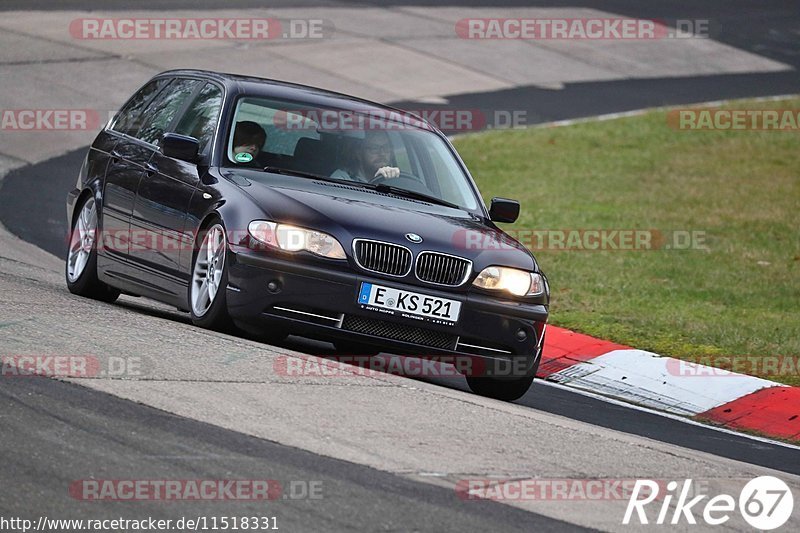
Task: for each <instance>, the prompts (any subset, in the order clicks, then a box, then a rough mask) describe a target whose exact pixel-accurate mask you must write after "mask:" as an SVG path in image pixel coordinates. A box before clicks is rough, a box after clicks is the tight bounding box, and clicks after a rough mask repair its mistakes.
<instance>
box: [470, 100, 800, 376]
mask: <svg viewBox="0 0 800 533" xmlns="http://www.w3.org/2000/svg"><path fill="white" fill-rule="evenodd" d="M730 107H740V108H758V109H765V108H776V109H787V108H792V109H798V108H800V98H794V99H789V100H783V101H775V102H746V101H742V102H736V103H734V104H731V105H730ZM455 144H456V147H457V148H458V151H459V152H460V153H461V155H462V156H463V158H464V159H465V161H466V163H467V165H468V166H469V168H470V170H471V172H472V174H473V176H475V178H476V180H477V181H478V184H479V186H480V187H481V190H482V192H483V193H484V194H485V195H486V198H487V200H488V199H489V198H491V197H492V196H505V197H510V198H516V199H518V200H520V202H521V203H522V214H521V216H520V218H519V221H518V222H516V223H515V224H511V225H503V226H504V229H506V230H508V229H511V230H523V229H570V230H573V229H575V230H580V229H598V228H607V229H658V230H662V231H669V230H689V231H703V232H705V236H706V245H707V247H708V249H707V250H698V249H692V250H674V249H673V250H657V251H631V250H628V251H620V250H617V251H611V250H607V251H580V250H566V251H565V250H547V249H543V250H538V251H537V250H534V253H535V255H536V258H537V259H538V261H539V263H540V264H541V266H542V269H543V270H544V271H545V272H546V273H547V275H548V278H549V280H550V284H551V287H552V306H551V313H552V314H551V322H552V323H553V324H556V325H559V326H564V327H567V328H570V329H573V330H577V331H581V332H584V333H587V334H590V335H594V336H598V337H602V338H605V339H609V340H613V341H616V342H620V343H624V344H628V345H631V346H634V347H637V348H641V349H645V350H650V351H653V352H656V353H660V354H663V355H669V356H673V357H679V358H682V359H694V358H698V357H708V356H714V355H748V356H751V355H756V356H776V355H781V356H800V131H794V132H780V131H766V132H756V131H727V132H726V131H678V130H675V129H673V128H671V127H669V126H668V125H667V119H666V112H660V111H654V112H651V113H647V114H645V115H641V116H636V117H628V118H622V119H616V120H609V121H592V122H586V123H581V124H575V125H571V126H564V127H553V128H537V129H528V130H505V131H495V132H489V133H483V134H476V135H469V136H464V137H460V138H457V139H456V141H455ZM706 362H707V361H706ZM798 372H800V370H797V371H793V372H789V373H787V374H783V375H779V376H774V375H771V376H765V377H768V378H770V379H774V380H776V381H781V382H784V383H788V384H793V385H800V376H799V375H798ZM756 373H758V372H756Z"/></svg>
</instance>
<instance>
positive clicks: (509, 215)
mask: <svg viewBox="0 0 800 533" xmlns="http://www.w3.org/2000/svg"><path fill="white" fill-rule="evenodd" d="M489 218H491V219H492V220H493V221H494V222H515V221H516V220H517V218H519V202H518V201H516V200H509V199H508V198H492V206H491V207H490V208H489Z"/></svg>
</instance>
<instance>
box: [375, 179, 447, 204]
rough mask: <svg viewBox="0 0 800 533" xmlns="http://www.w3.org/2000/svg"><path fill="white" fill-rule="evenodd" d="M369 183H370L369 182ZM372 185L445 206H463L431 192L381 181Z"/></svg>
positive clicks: (379, 189) (381, 190)
mask: <svg viewBox="0 0 800 533" xmlns="http://www.w3.org/2000/svg"><path fill="white" fill-rule="evenodd" d="M367 185H369V184H367ZM372 187H373V188H374V189H375V190H376V191H378V192H388V193H391V194H395V195H397V196H404V197H406V198H411V199H414V200H422V201H423V202H428V203H431V204H439V205H443V206H445V207H452V208H453V209H461V206H459V205H457V204H454V203H451V202H448V201H447V200H442V199H441V198H437V197H435V196H431V195H429V194H425V193H421V192H417V191H410V190H408V189H403V188H401V187H394V186H392V185H386V184H385V183H381V184H379V185H372Z"/></svg>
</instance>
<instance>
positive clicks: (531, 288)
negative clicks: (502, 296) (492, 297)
mask: <svg viewBox="0 0 800 533" xmlns="http://www.w3.org/2000/svg"><path fill="white" fill-rule="evenodd" d="M472 284H473V285H475V286H476V287H480V288H482V289H490V290H498V291H507V292H509V293H511V294H513V295H514V296H538V295H540V294H544V292H545V281H544V277H542V275H541V274H537V273H535V272H528V271H526V270H519V269H517V268H509V267H501V266H490V267H488V268H484V269H483V271H482V272H481V273H480V274H478V277H477V278H475V281H473V282H472Z"/></svg>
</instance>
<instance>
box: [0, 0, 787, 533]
mask: <svg viewBox="0 0 800 533" xmlns="http://www.w3.org/2000/svg"><path fill="white" fill-rule="evenodd" d="M364 4H372V5H380V6H407V5H432V4H433V2H373V3H369V2H363V3H342V2H297V1H286V2H280V1H278V2H269V6H271V7H278V6H281V5H288V6H300V5H303V6H336V5H364ZM436 4H438V5H456V6H466V5H493V6H514V5H526V6H532V5H548V6H554V5H562V6H574V7H579V6H585V7H593V8H596V7H598V6H597V5H596V4H595V3H592V2H585V1H581V2H547V3H546V4H545V3H539V2H510V1H507V2H469V1H457V2H437V3H436ZM218 5H219V3H218V2H209V1H206V0H192V1H183V0H165V1H157V0H144V1H141V2H138V3H137V5H136V8H137V9H161V8H164V9H179V8H199V9H209V8H213V7H216V6H218ZM93 6H94V7H96V4H94V3H87V2H79V1H72V0H63V1H58V2H54V1H48V2H42V1H37V0H26V1H20V0H5V1H4V2H2V5H0V10H6V9H7V10H16V9H30V10H35V9H78V8H86V7H93ZM225 7H226V8H235V7H240V8H248V7H264V2H259V1H247V0H233V1H229V2H226V4H225ZM602 7H603V9H604V10H606V11H609V12H614V13H619V14H621V15H625V16H632V17H641V18H646V17H653V18H659V17H661V18H665V19H669V18H670V17H671V16H674V13H680V15H681V18H709V19H712V20H714V21H716V25H715V26H713V27H712V29H713V31H714V35H713V36H714V38H715V39H716V40H719V41H721V42H724V43H727V44H730V45H732V46H736V47H738V48H741V49H745V50H750V51H753V52H754V53H758V54H760V55H762V56H764V57H769V58H771V59H775V60H777V61H781V62H783V63H786V64H789V65H792V66H794V67H795V69H794V70H792V71H786V72H776V73H759V74H753V75H749V74H733V75H731V74H725V75H710V76H698V77H689V78H674V77H673V78H663V79H647V80H622V81H611V82H586V83H575V84H567V85H566V86H565V87H564V88H563V89H562V90H559V91H551V90H547V89H542V88H539V87H517V88H513V89H508V90H502V91H494V92H486V93H469V92H466V91H465V93H463V94H460V95H458V94H457V95H448V100H449V102H448V104H447V106H448V107H454V108H457V109H459V108H460V109H464V108H480V109H524V110H526V111H527V113H528V119H529V121H530V122H543V121H549V120H560V119H567V118H575V117H583V116H590V115H595V114H602V113H612V112H621V111H627V110H631V109H639V108H642V107H649V106H654V105H670V104H682V103H692V102H699V101H708V100H717V99H723V98H734V97H748V96H766V95H776V94H786V93H794V92H798V90H799V89H800V76H799V75H798V67H800V52H799V51H798V50H799V49H800V47H798V39H800V36H798V34H797V32H796V29H795V28H796V27H797V23H798V19H800V4H798V3H797V2H759V3H751V2H717V1H715V2H705V3H702V4H699V3H695V2H689V1H685V2H669V3H666V4H665V5H642V4H641V3H640V2H635V1H615V2H606V3H604V5H603V6H602ZM102 8H103V9H104V10H113V9H120V10H127V9H130V2H127V1H117V0H110V1H107V2H104V3H103V5H102ZM714 28H715V29H714ZM394 103H395V104H396V105H399V106H401V107H402V106H403V105H411V103H410V102H394ZM427 107H430V108H432V109H435V108H437V106H433V105H429V106H427ZM414 108H416V109H419V108H420V105H419V104H418V103H414ZM84 154H85V150H84V149H81V150H77V151H72V152H70V153H68V154H66V155H64V156H61V157H58V158H55V159H51V160H48V161H45V162H43V163H39V164H36V165H30V166H26V167H22V168H19V169H17V170H15V171H13V172H12V173H10V174H8V175H7V176H6V177H5V178H4V180H3V181H2V183H0V222H2V224H3V225H4V226H5V227H6V228H8V229H9V230H11V231H12V232H13V233H14V234H16V235H18V236H19V237H21V238H22V239H23V240H25V241H28V242H31V243H33V244H35V245H37V246H39V247H41V248H42V249H44V250H46V251H48V252H50V253H53V254H55V255H57V256H59V257H61V256H63V252H64V248H65V242H64V240H65V237H64V236H65V234H66V227H65V216H64V197H65V194H66V191H67V190H69V188H71V187H72V185H73V182H74V176H75V175H76V174H77V171H78V169H79V167H80V164H81V160H82V158H83V156H84ZM43 182H44V183H48V187H47V188H45V189H43V188H42V187H41V183H43ZM43 221H44V223H43ZM53 290H54V291H55V289H53ZM54 295H56V296H58V295H57V294H55V292H54ZM119 305H121V306H123V307H125V308H126V309H128V310H132V311H135V312H137V313H141V314H143V315H146V316H148V317H158V319H159V320H165V321H174V322H176V323H183V324H185V323H186V322H187V317H186V316H185V315H182V314H179V313H174V312H160V311H157V310H154V309H153V308H152V307H150V306H146V305H143V306H139V305H136V304H130V303H127V302H126V303H122V304H119ZM3 325H4V324H0V327H2V326H3ZM282 346H283V347H285V348H289V349H293V350H298V351H301V352H306V353H312V354H326V353H329V350H330V347H329V346H325V345H324V344H322V343H315V342H312V341H304V340H300V339H296V338H290V339H289V340H288V341H287V342H286V343H284V344H283V345H282ZM429 381H430V382H431V383H435V384H438V385H440V386H442V387H446V388H453V389H459V390H466V386H465V384H464V383H461V382H455V383H454V382H452V380H450V381H447V382H437V381H436V380H429ZM0 385H1V386H0V402H2V403H1V404H0V421H2V426H3V430H2V432H0V446H2V448H3V449H4V450H6V460H4V461H3V463H2V466H0V482H2V486H4V487H15V488H14V489H13V490H12V491H6V492H5V493H4V497H3V498H2V499H0V513H1V514H2V516H20V515H29V516H36V515H48V513H50V514H49V516H59V517H60V518H66V517H70V516H74V517H88V516H91V517H92V518H103V517H109V518H112V517H118V516H120V515H122V516H126V515H127V516H129V517H131V518H141V517H142V516H144V515H147V514H149V515H150V516H154V517H155V516H158V517H163V518H175V517H179V516H183V515H187V514H188V515H206V516H212V515H217V516H219V515H222V514H224V515H228V516H232V515H238V516H245V515H247V514H250V513H251V512H257V513H258V514H260V515H266V514H269V515H274V516H277V517H278V520H279V521H280V523H281V526H283V524H285V525H286V530H289V531H322V530H337V531H348V530H352V531H366V530H387V531H391V530H398V531H473V530H474V531H531V530H534V529H535V530H542V531H551V530H552V531H556V530H567V529H569V530H575V529H577V527H578V526H575V525H574V524H565V523H563V522H559V521H558V520H553V519H551V518H547V517H544V516H540V515H537V514H536V513H531V512H528V511H522V510H519V509H514V508H511V507H509V506H506V505H501V504H498V503H494V502H470V504H469V505H463V502H460V501H459V500H458V499H457V498H455V496H454V494H453V491H452V490H449V489H445V488H440V487H436V486H433V485H430V484H427V483H419V482H414V481H412V480H408V479H405V478H403V477H400V476H396V475H394V474H390V473H385V472H381V471H379V470H376V469H372V468H369V467H366V466H361V465H358V464H354V463H349V462H346V461H341V460H337V459H331V458H328V457H324V456H322V455H319V454H315V453H311V452H308V451H305V450H301V449H297V448H292V447H288V446H284V445H281V444H277V443H274V442H270V441H268V440H265V439H259V438H255V437H250V436H247V435H244V434H242V433H239V432H236V431H229V430H225V429H221V428H219V427H216V426H214V425H209V424H205V423H203V422H198V421H195V420H191V419H189V418H184V417H180V416H176V415H172V414H169V413H166V412H163V411H159V410H157V409H153V408H150V407H146V406H142V405H137V404H135V403H133V402H130V401H126V400H121V399H118V398H116V397H113V396H110V395H107V394H104V393H101V392H97V391H93V390H88V389H85V388H83V387H78V386H76V385H73V384H67V383H61V382H57V381H52V380H45V379H33V378H31V379H17V380H3V382H2V383H1V384H0ZM517 403H518V404H520V405H523V406H526V407H530V408H531V409H534V410H536V411H540V412H546V413H553V414H557V415H560V416H563V417H568V418H571V419H573V420H576V421H579V422H585V423H588V424H593V425H596V426H600V427H603V428H610V429H614V430H618V431H622V432H625V433H629V434H631V435H637V436H641V437H646V438H648V439H653V440H656V441H660V442H664V443H669V444H675V445H677V446H681V447H684V448H688V449H693V450H699V451H703V452H708V453H710V454H713V455H716V456H719V457H725V458H729V459H734V460H737V461H742V462H745V463H750V464H753V465H759V466H764V467H768V468H772V469H775V470H778V471H782V472H786V473H789V474H800V453H799V452H798V451H797V450H796V449H793V448H788V447H784V446H780V445H775V444H770V443H765V442H761V441H756V440H752V439H749V438H746V437H742V436H735V435H731V434H727V433H721V432H717V431H714V430H711V429H708V428H703V427H699V426H694V425H689V424H686V423H683V422H681V421H677V420H673V419H670V418H664V417H662V416H659V415H656V414H651V413H646V412H642V411H638V410H634V409H631V408H628V407H624V406H620V405H616V404H612V403H608V402H603V401H600V400H597V399H593V398H589V397H586V396H582V395H579V394H576V393H573V392H569V391H565V390H561V389H557V388H553V387H549V386H545V385H541V384H539V385H537V386H535V387H534V388H533V389H532V390H531V391H530V392H529V393H528V394H527V395H526V396H525V397H524V398H522V399H521V400H519V401H518V402H517ZM56 405H57V406H58V409H54V406H56ZM365 446H368V444H367V443H365ZM9 450H14V452H9ZM579 459H580V460H584V461H586V460H588V461H590V460H591V458H579ZM132 471H133V472H140V473H141V474H140V475H138V474H137V475H138V477H140V478H150V479H190V478H193V479H201V478H204V479H222V478H231V479H241V478H259V477H268V478H270V479H277V480H321V481H323V482H324V484H325V487H326V491H325V498H324V499H322V500H300V501H287V500H278V501H275V502H270V503H269V504H267V505H266V507H264V506H263V505H262V504H248V503H242V502H237V503H236V506H235V507H233V508H232V507H231V506H230V505H229V504H225V503H214V502H196V503H192V504H191V505H190V506H188V507H187V506H186V505H178V506H176V505H175V504H170V503H160V504H158V503H144V504H140V505H137V507H136V508H132V509H125V508H124V507H120V505H119V504H115V503H108V502H93V503H87V502H79V501H76V500H74V499H71V498H70V497H69V496H68V494H67V491H66V490H65V487H66V486H68V485H69V483H70V482H72V481H73V480H76V479H81V478H86V477H89V475H92V476H95V477H105V478H114V477H118V478H126V477H130V473H131V472H132ZM232 509H234V510H232Z"/></svg>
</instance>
